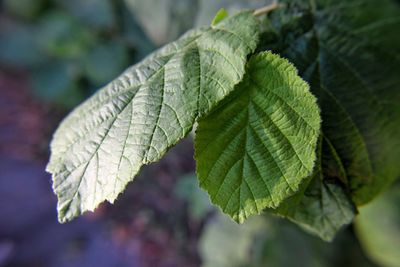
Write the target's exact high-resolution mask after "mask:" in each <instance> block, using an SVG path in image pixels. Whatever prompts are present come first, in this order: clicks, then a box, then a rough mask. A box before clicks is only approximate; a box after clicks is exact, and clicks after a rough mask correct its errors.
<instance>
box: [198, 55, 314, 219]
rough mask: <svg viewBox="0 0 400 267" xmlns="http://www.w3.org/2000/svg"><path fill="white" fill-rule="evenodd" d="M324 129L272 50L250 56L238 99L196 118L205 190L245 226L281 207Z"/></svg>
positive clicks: (305, 92)
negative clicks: (250, 219) (252, 218)
mask: <svg viewBox="0 0 400 267" xmlns="http://www.w3.org/2000/svg"><path fill="white" fill-rule="evenodd" d="M319 124H320V118H319V110H318V107H317V104H316V99H315V98H314V96H313V95H312V94H311V93H310V92H309V88H308V85H307V84H306V83H305V82H304V81H303V80H302V79H301V78H300V77H299V76H298V75H297V70H296V69H295V68H294V67H293V66H292V65H291V64H290V63H289V62H288V61H286V60H284V59H282V58H280V57H279V56H277V55H274V54H272V53H268V52H267V53H261V54H258V55H256V56H253V57H252V58H251V59H250V60H249V62H248V64H247V70H246V75H245V77H244V78H243V81H242V82H241V83H240V84H239V85H238V86H237V88H236V90H235V93H234V95H233V96H232V97H229V99H227V101H224V104H223V105H221V106H219V108H217V109H216V110H214V111H213V112H212V113H211V114H210V115H208V116H207V117H206V118H204V119H201V120H200V121H199V125H198V128H197V132H196V141H195V147H196V153H195V158H196V161H197V174H198V178H199V179H200V186H201V187H202V188H204V189H205V190H206V191H207V192H208V193H209V195H210V197H211V201H212V202H213V203H214V204H216V205H218V206H219V207H221V209H222V211H223V212H225V213H226V214H228V215H229V216H231V217H232V218H233V219H234V220H235V221H237V222H240V223H242V222H243V221H244V220H245V219H246V218H247V217H249V216H250V215H252V214H259V213H261V212H262V211H263V209H265V208H266V207H277V206H278V205H279V204H280V203H281V202H282V200H284V199H286V198H287V197H289V196H291V195H292V194H294V193H295V192H296V191H297V190H298V188H299V185H300V183H301V181H302V180H303V179H304V178H306V177H307V176H308V175H309V174H310V173H311V171H312V168H313V166H314V160H315V148H316V142H317V138H318V134H319Z"/></svg>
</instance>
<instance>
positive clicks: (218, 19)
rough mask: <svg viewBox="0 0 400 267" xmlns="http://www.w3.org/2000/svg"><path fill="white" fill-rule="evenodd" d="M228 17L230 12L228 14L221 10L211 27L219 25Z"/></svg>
mask: <svg viewBox="0 0 400 267" xmlns="http://www.w3.org/2000/svg"><path fill="white" fill-rule="evenodd" d="M228 15H229V14H228V12H227V11H226V10H225V9H223V8H221V9H220V10H219V11H218V12H217V15H215V17H214V19H213V21H212V23H211V25H212V26H215V25H217V24H218V23H219V22H220V21H221V20H223V19H224V18H226V17H227V16H228Z"/></svg>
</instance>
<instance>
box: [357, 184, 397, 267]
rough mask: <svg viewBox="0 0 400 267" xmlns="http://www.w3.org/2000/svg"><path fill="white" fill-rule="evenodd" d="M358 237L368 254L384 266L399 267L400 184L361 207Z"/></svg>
mask: <svg viewBox="0 0 400 267" xmlns="http://www.w3.org/2000/svg"><path fill="white" fill-rule="evenodd" d="M355 225H356V232H357V236H358V238H359V240H360V242H361V245H362V247H363V248H364V250H365V251H366V253H367V255H368V256H369V257H370V258H371V259H372V260H374V261H375V262H376V263H378V264H379V265H380V266H385V267H399V266H400V254H399V248H400V228H399V225H400V185H399V184H397V185H396V186H394V187H393V188H391V189H389V190H388V191H387V192H385V193H384V194H383V195H382V196H379V198H377V199H376V200H375V201H373V202H371V203H370V204H368V205H366V206H363V207H361V208H360V215H359V216H358V217H357V219H356V221H355Z"/></svg>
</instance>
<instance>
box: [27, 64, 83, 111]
mask: <svg viewBox="0 0 400 267" xmlns="http://www.w3.org/2000/svg"><path fill="white" fill-rule="evenodd" d="M31 82H32V90H33V93H34V94H35V95H36V96H38V97H39V98H41V99H43V100H45V101H49V102H53V103H58V104H60V105H62V106H64V107H69V108H71V107H74V106H75V105H77V104H79V103H80V102H81V101H82V99H83V95H82V93H81V92H80V90H79V89H78V86H77V83H76V82H77V81H76V71H75V70H74V66H73V65H71V64H68V63H67V62H52V63H47V64H44V65H43V66H41V67H38V68H36V69H35V71H33V72H32V73H31Z"/></svg>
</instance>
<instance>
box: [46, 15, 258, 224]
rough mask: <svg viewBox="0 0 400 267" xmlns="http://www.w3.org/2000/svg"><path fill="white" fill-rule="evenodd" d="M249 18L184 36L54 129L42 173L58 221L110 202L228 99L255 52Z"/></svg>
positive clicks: (255, 34)
mask: <svg viewBox="0 0 400 267" xmlns="http://www.w3.org/2000/svg"><path fill="white" fill-rule="evenodd" d="M257 40H258V21H257V20H256V18H255V17H254V16H253V14H252V13H251V12H242V13H239V14H237V15H234V16H232V17H229V18H226V19H225V20H224V21H222V22H221V23H219V24H218V25H216V26H215V27H212V28H211V27H207V28H202V29H199V30H194V31H190V32H189V33H187V34H186V35H184V36H183V37H181V38H180V39H179V40H177V41H176V42H173V43H171V44H169V45H167V46H165V47H164V48H162V49H160V50H158V51H156V52H155V53H154V54H152V55H150V56H149V57H147V58H146V59H144V60H143V61H142V62H141V63H139V64H137V65H134V66H133V67H131V68H129V69H128V70H126V71H125V72H124V73H123V74H122V75H121V76H120V77H118V78H117V79H116V80H114V81H113V82H111V83H110V84H109V85H107V86H106V87H104V88H103V89H101V90H100V91H98V92H97V93H96V94H95V95H94V96H93V97H91V98H90V99H89V100H87V101H86V102H85V103H84V104H82V105H81V106H79V107H78V108H76V109H75V110H74V111H73V112H72V113H71V114H70V115H69V116H68V117H67V118H66V119H65V120H64V121H63V122H62V124H61V125H60V127H59V128H58V130H57V132H56V133H55V135H54V138H53V141H52V143H51V151H52V154H51V158H50V162H49V164H48V166H47V170H48V171H49V172H51V173H52V174H53V188H54V191H55V192H56V194H57V196H58V213H59V220H60V221H61V222H65V221H68V220H70V219H72V218H74V217H76V216H78V215H79V214H81V213H82V212H84V211H86V210H93V209H94V208H95V207H96V206H97V205H98V204H99V203H101V202H102V201H104V200H108V201H110V202H113V201H114V200H115V199H116V197H117V196H118V194H120V193H121V192H122V191H123V189H124V188H125V186H126V184H127V183H128V182H130V181H131V180H132V179H133V177H134V176H135V175H136V174H137V173H138V172H139V169H140V168H141V167H142V166H143V165H145V164H149V163H151V162H155V161H157V160H159V159H160V158H161V157H162V156H163V154H164V153H165V152H166V151H167V150H168V148H170V147H171V146H173V145H175V144H176V143H177V142H178V141H179V140H180V139H182V138H183V137H185V136H186V134H187V133H188V132H189V131H190V130H191V129H192V126H193V123H194V122H195V121H196V119H197V118H198V117H200V116H202V115H204V114H206V113H207V112H209V110H210V109H211V108H213V107H214V106H215V105H216V104H217V103H218V102H219V101H220V100H222V99H223V98H224V97H225V96H226V95H228V94H229V93H230V92H231V91H232V90H233V88H234V86H235V85H236V84H237V83H238V82H239V81H240V80H241V79H242V77H243V75H244V70H245V68H244V66H245V62H246V59H247V55H248V54H249V53H251V52H252V51H253V50H254V48H255V47H256V45H257Z"/></svg>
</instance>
